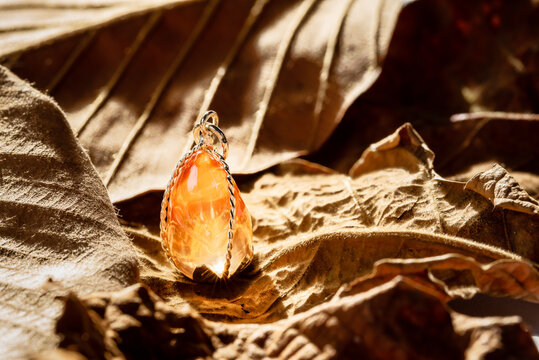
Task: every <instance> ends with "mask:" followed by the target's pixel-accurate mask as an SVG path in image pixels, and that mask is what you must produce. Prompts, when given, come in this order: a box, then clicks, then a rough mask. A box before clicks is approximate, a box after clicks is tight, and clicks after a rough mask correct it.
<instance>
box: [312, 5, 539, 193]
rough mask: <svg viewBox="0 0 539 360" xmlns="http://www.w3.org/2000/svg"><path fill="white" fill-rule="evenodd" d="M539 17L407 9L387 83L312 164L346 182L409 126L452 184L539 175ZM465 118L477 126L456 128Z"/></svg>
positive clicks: (355, 108)
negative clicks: (460, 177) (357, 165)
mask: <svg viewBox="0 0 539 360" xmlns="http://www.w3.org/2000/svg"><path fill="white" fill-rule="evenodd" d="M538 15H539V6H538V4H537V2H535V1H532V0H515V1H513V2H511V3H509V2H503V1H492V0H478V1H466V0H440V1H416V2H414V3H412V4H410V6H407V7H405V8H404V9H403V11H402V12H401V14H400V16H399V20H398V22H397V24H396V25H395V31H394V36H393V38H392V40H391V43H390V46H389V48H388V53H387V56H386V59H385V61H384V66H383V69H382V73H381V74H380V77H379V78H378V79H377V81H376V82H375V83H374V84H373V86H372V87H371V88H370V89H369V90H368V91H367V92H365V93H364V94H362V95H361V96H360V97H359V98H358V100H357V101H356V102H355V103H354V104H353V105H352V106H351V107H350V109H349V111H348V112H347V114H346V116H345V117H344V119H343V121H342V122H341V123H340V124H339V126H338V127H337V128H336V130H335V132H334V133H333V134H332V136H331V137H330V138H329V139H328V141H327V142H326V143H325V144H324V145H323V147H322V148H321V149H320V151H318V152H317V153H316V154H314V155H312V156H310V157H309V160H311V161H314V162H317V163H321V164H323V165H326V166H329V167H331V168H334V169H337V170H339V171H342V172H346V171H348V170H349V169H350V167H351V166H352V164H353V163H354V162H355V161H356V160H357V158H358V157H359V156H360V155H361V153H362V152H363V151H364V150H365V149H366V147H368V146H369V145H370V144H371V143H373V142H375V141H377V140H378V139H380V138H381V137H383V136H384V135H385V134H387V132H388V131H390V130H391V129H394V128H396V127H398V126H400V125H401V124H403V123H405V122H410V123H411V124H412V125H413V126H414V128H416V129H417V130H418V131H419V132H420V133H421V135H422V136H423V138H424V139H425V140H426V141H427V143H428V144H429V146H430V148H431V149H432V150H433V151H434V152H435V153H436V157H437V158H436V161H435V168H436V170H437V171H438V172H439V173H440V174H442V175H443V176H446V177H448V176H452V175H457V174H462V173H466V174H475V173H477V172H479V171H484V170H486V169H488V168H490V167H491V166H492V164H493V163H499V164H502V165H503V166H504V168H506V169H507V170H508V171H510V172H511V173H512V174H513V173H514V172H515V171H520V172H528V173H530V172H531V173H535V174H537V173H539V162H538V161H537V159H539V147H537V146H536V142H537V141H536V139H537V137H538V134H539V122H538V121H536V120H535V121H533V120H532V119H533V118H535V119H537V115H535V116H534V115H533V114H530V113H535V114H537V113H539V97H538V96H537V94H539V81H538V80H539V71H538V70H539V66H538V65H539V48H538V47H537V46H536V43H537V40H536V39H537V34H539V22H538V21H537V18H538ZM509 39H510V40H509ZM500 112H502V113H500ZM503 112H505V113H503ZM462 113H464V114H466V113H471V114H469V115H470V116H469V121H460V122H454V121H451V120H450V118H451V116H452V115H453V114H462ZM493 115H494V116H493ZM515 115H519V116H518V117H516V116H515ZM460 117H461V118H462V116H460ZM482 163H484V164H485V167H483V168H480V169H470V168H471V167H472V166H474V165H475V164H482ZM514 175H515V177H516V174H514ZM516 178H517V180H518V181H519V183H521V185H523V186H524V185H525V184H524V183H523V182H521V179H520V178H518V177H516ZM465 179H466V180H467V179H469V176H467V177H466V178H465ZM525 188H526V189H527V190H530V189H529V188H528V187H525Z"/></svg>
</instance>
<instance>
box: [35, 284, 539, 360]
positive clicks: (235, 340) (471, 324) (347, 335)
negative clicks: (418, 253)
mask: <svg viewBox="0 0 539 360" xmlns="http://www.w3.org/2000/svg"><path fill="white" fill-rule="evenodd" d="M440 298H443V296H442V295H441V294H440V293H438V292H437V291H433V290H432V289H429V288H425V287H423V286H421V285H420V284H418V283H416V282H414V281H411V280H409V279H404V278H395V279H393V280H391V281H389V282H388V283H385V284H383V285H380V286H378V287H375V288H373V289H371V290H370V291H367V292H364V293H361V294H355V295H350V296H343V297H336V298H334V299H332V300H331V301H328V302H326V303H324V304H321V305H318V306H317V307H315V308H313V309H311V310H310V311H307V312H304V313H301V314H297V315H294V316H292V317H290V318H289V319H285V320H281V321H277V322H274V323H272V324H264V325H259V326H256V325H252V324H240V325H224V324H220V323H214V322H211V321H206V320H203V319H201V318H199V317H197V316H196V315H193V313H192V312H189V309H188V308H186V307H184V308H183V309H172V308H170V307H167V306H166V305H165V304H163V302H162V301H161V300H160V299H159V298H158V297H157V296H155V295H154V294H153V293H151V291H148V290H147V289H146V288H145V287H142V286H140V285H134V286H133V287H131V288H129V289H126V290H125V291H123V293H122V295H120V296H119V295H117V294H102V295H98V296H90V297H87V298H85V299H83V300H82V302H83V303H84V304H85V305H82V304H81V305H77V307H76V309H77V313H73V311H72V310H70V309H73V306H72V305H69V304H70V303H73V302H74V301H75V300H69V302H68V306H67V307H66V311H65V312H64V314H63V315H62V318H61V320H60V321H59V325H60V324H63V323H66V322H70V321H71V319H73V317H74V316H76V317H81V316H82V317H86V318H91V319H93V321H94V324H95V327H99V326H100V325H99V324H104V327H105V328H106V329H107V330H106V331H105V332H103V333H102V334H104V336H102V337H101V338H100V339H101V343H102V344H105V349H103V348H102V347H98V348H97V349H99V351H100V353H96V347H92V346H89V345H90V344H91V340H89V339H88V336H84V332H82V331H81V330H80V329H78V328H66V327H65V326H58V328H57V330H58V332H59V334H61V335H63V336H64V338H65V339H69V340H68V341H65V342H63V343H62V347H65V348H68V349H71V350H76V351H78V352H80V353H82V354H83V355H86V356H93V357H96V355H98V354H101V357H106V356H107V355H109V354H115V355H116V356H118V355H119V354H118V353H117V349H118V348H119V349H121V355H123V356H125V357H127V358H132V357H133V356H140V355H141V354H144V355H145V357H159V358H160V359H173V358H174V359H175V358H178V356H179V354H180V353H179V352H178V351H181V355H183V356H184V357H187V358H190V357H194V356H196V355H198V356H204V355H206V356H208V355H209V356H211V357H212V358H216V359H236V358H241V357H246V356H248V357H249V358H250V359H268V358H278V359H288V358H296V359H357V358H358V357H361V358H368V359H395V358H413V359H459V358H464V357H465V356H466V358H470V359H477V358H487V356H489V357H494V358H508V357H516V358H518V359H536V358H537V356H539V354H538V352H537V349H536V348H535V345H534V344H533V340H532V339H531V336H530V334H529V332H528V330H527V329H526V328H525V327H524V326H523V324H522V323H521V320H520V319H519V318H518V317H503V318H501V317H498V318H494V317H493V318H481V319H477V318H473V317H469V316H466V315H462V314H458V313H455V312H452V311H450V310H448V309H447V307H446V306H445V305H444V303H443V301H441V299H440ZM120 299H122V300H120ZM79 304H80V303H79ZM85 307H86V308H90V309H91V310H86V311H87V312H88V313H86V312H85V310H84V308H85ZM97 314H100V316H95V315H97ZM119 322H120V323H123V324H126V325H125V326H121V327H120V330H118V328H117V325H116V324H117V323H119ZM170 324H172V327H173V329H174V330H176V331H167V330H168V326H171V325H170ZM186 324H189V325H186ZM163 330H164V331H165V333H164V336H162V337H159V336H158V335H159V333H160V332H162V331H163ZM148 331H150V333H149V334H145V335H142V334H144V333H145V332H148ZM141 335H142V336H141ZM170 337H173V338H174V339H175V340H177V342H176V341H175V342H170V343H168V341H169V339H170ZM210 339H211V342H210ZM133 340H135V341H133ZM148 341H157V342H156V343H152V344H151V345H152V346H149V345H150V344H149V343H148ZM143 345H147V346H144V347H143V349H141V346H143ZM175 345H176V346H177V348H173V346H175ZM169 349H170V350H172V349H174V350H175V352H173V351H170V352H168V350H169ZM56 354H60V352H56ZM109 356H110V355H109ZM40 359H48V358H46V357H43V358H40Z"/></svg>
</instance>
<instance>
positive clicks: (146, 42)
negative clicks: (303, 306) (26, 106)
mask: <svg viewBox="0 0 539 360" xmlns="http://www.w3.org/2000/svg"><path fill="white" fill-rule="evenodd" d="M402 6H403V3H402V2H399V1H382V0H377V1H376V2H375V3H373V1H372V0H360V1H352V0H346V1H341V0H320V1H316V0H294V1H269V0H242V1H237V0H222V1H220V0H206V1H184V2H179V3H176V4H175V5H174V6H172V5H171V6H170V7H167V8H163V9H157V10H155V9H154V10H146V11H139V12H138V13H137V14H136V16H135V15H133V16H130V17H129V18H127V19H125V18H124V17H120V18H117V19H115V20H110V21H107V22H103V23H101V24H98V25H94V26H92V27H91V28H89V29H87V30H86V31H77V32H76V33H73V32H69V31H68V32H66V33H65V34H64V35H65V36H63V37H58V38H56V39H55V40H54V41H53V42H52V43H48V44H46V45H42V46H38V47H34V48H30V49H20V51H19V52H18V53H17V54H15V56H16V58H15V59H14V58H11V57H10V58H9V59H12V60H9V59H8V60H7V61H10V67H11V68H12V69H13V71H14V72H16V73H17V74H19V75H20V76H22V77H24V78H27V79H29V80H30V81H33V82H35V83H36V86H37V87H38V88H40V89H43V90H47V91H49V92H50V93H51V94H52V95H53V96H54V97H55V99H57V101H58V102H59V104H60V105H61V106H62V108H63V109H64V110H65V111H66V113H67V117H68V120H69V122H70V124H71V125H72V127H73V128H74V129H75V131H76V133H77V134H78V136H79V139H80V141H81V143H82V145H83V146H84V147H86V148H87V149H88V152H89V154H90V157H91V159H92V162H93V163H94V165H95V166H96V167H97V169H98V171H99V172H100V174H101V175H102V177H103V179H104V181H105V184H106V185H107V186H108V188H109V193H110V195H111V197H112V199H113V200H115V201H116V200H121V199H124V198H129V197H131V196H134V195H136V194H140V193H142V192H145V191H147V190H149V189H159V188H163V187H164V185H165V184H166V182H167V181H168V178H169V176H170V173H171V171H172V169H173V168H174V165H175V163H176V162H177V160H178V159H179V158H180V157H181V155H182V154H183V153H185V152H186V151H187V150H188V149H189V147H190V146H191V145H192V136H191V134H190V131H191V128H192V126H193V124H194V122H195V120H196V119H197V117H200V116H201V114H203V113H204V112H205V111H206V110H208V109H213V110H216V111H217V112H218V113H219V115H220V116H221V119H222V122H221V125H222V128H223V130H224V132H225V133H226V134H227V136H228V138H229V141H230V142H231V143H232V144H233V146H232V148H231V153H230V157H229V159H228V161H229V164H230V166H231V169H233V171H234V172H239V173H251V172H256V171H258V170H262V169H265V168H267V167H269V166H272V165H274V164H277V163H280V162H282V161H283V160H286V159H290V158H294V157H296V156H298V155H300V154H304V153H306V152H309V151H310V150H312V149H314V148H316V147H319V146H320V145H321V144H322V143H323V142H324V141H325V139H326V138H327V137H328V136H329V134H330V133H331V132H332V130H333V129H334V127H335V126H336V124H337V123H338V122H339V121H340V119H341V118H342V116H343V114H344V112H345V111H346V109H347V108H348V107H349V105H350V104H351V103H352V102H353V101H354V100H355V98H356V97H357V96H358V95H359V94H361V93H362V92H364V91H365V90H366V89H368V88H369V86H370V85H371V84H372V83H373V82H374V80H375V79H376V78H377V76H378V74H379V72H380V69H381V62H382V59H383V58H384V55H385V52H386V49H387V46H388V43H389V40H390V37H391V35H392V31H393V27H394V24H395V22H396V20H397V17H398V14H399V12H400V9H401V7H402ZM0 44H1V43H0ZM43 58H45V59H47V60H46V61H42V60H41V59H43ZM37 59H39V60H37Z"/></svg>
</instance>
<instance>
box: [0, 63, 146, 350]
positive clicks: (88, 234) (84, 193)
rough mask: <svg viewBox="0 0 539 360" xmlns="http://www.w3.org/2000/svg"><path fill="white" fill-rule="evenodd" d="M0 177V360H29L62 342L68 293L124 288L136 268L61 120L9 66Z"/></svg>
mask: <svg viewBox="0 0 539 360" xmlns="http://www.w3.org/2000/svg"><path fill="white" fill-rule="evenodd" d="M0 169H1V170H0V263H1V265H0V288H1V291H0V333H2V334H3V335H2V336H1V337H0V357H1V358H21V357H23V356H25V355H26V354H28V353H31V352H33V351H36V350H41V349H43V348H48V347H52V346H54V345H55V344H56V343H57V341H58V339H57V338H56V337H55V336H54V318H55V317H56V316H57V315H58V314H59V313H60V311H61V302H60V301H58V300H56V299H55V297H56V296H58V295H61V294H64V293H65V292H66V290H64V288H68V289H71V290H72V291H76V292H77V293H79V294H86V293H88V292H92V291H96V290H98V289H102V290H106V289H108V290H114V289H120V288H122V287H123V286H125V285H128V284H131V283H133V282H134V281H136V280H137V259H136V255H135V253H134V251H133V249H132V248H131V247H130V246H129V242H128V239H127V238H126V236H125V234H124V233H123V232H122V229H121V227H120V225H119V223H118V220H117V219H116V215H115V212H114V210H113V208H112V204H111V203H110V200H109V198H108V196H107V192H106V189H105V187H104V186H103V184H102V183H101V181H100V180H99V177H98V175H97V173H96V171H95V169H94V168H93V166H92V165H91V163H90V160H89V159H88V157H87V155H86V154H85V153H84V151H83V150H82V148H81V147H80V146H79V144H78V143H77V141H76V140H75V137H74V136H73V133H72V132H71V129H70V128H69V125H68V124H67V122H66V120H65V117H64V114H63V113H62V111H61V110H60V109H59V108H58V106H57V105H56V104H55V103H54V102H53V101H52V100H51V99H50V98H49V97H47V96H45V95H43V94H40V93H39V92H38V91H36V90H35V89H33V88H31V87H30V86H29V85H28V84H27V83H24V82H22V81H21V80H19V79H17V78H16V77H15V76H14V75H13V74H12V73H10V72H9V71H8V70H6V69H5V68H3V67H0ZM49 280H54V281H56V282H59V283H61V285H62V287H60V288H58V287H56V286H46V284H47V283H48V281H49Z"/></svg>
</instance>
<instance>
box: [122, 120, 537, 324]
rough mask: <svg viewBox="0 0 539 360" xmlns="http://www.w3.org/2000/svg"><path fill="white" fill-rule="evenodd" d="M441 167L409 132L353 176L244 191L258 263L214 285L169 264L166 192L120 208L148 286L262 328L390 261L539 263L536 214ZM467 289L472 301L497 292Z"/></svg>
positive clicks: (306, 177) (322, 172)
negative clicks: (448, 175) (442, 172)
mask: <svg viewBox="0 0 539 360" xmlns="http://www.w3.org/2000/svg"><path fill="white" fill-rule="evenodd" d="M433 159H434V154H433V152H432V151H431V150H430V149H429V148H428V146H427V145H426V144H425V143H424V142H423V140H422V139H421V137H420V136H419V134H417V132H416V131H415V130H414V129H413V128H412V127H411V126H410V125H409V124H406V125H403V126H402V127H401V128H399V129H397V130H396V131H395V132H394V133H393V134H391V135H390V136H388V137H386V138H384V139H382V140H381V141H379V142H378V143H375V144H373V145H371V146H370V147H369V148H368V149H367V150H366V151H365V153H364V154H363V156H362V157H361V159H360V160H358V163H357V165H356V166H355V167H354V168H353V170H352V171H351V175H352V176H351V177H349V176H346V175H343V174H337V173H335V172H333V171H331V170H329V169H327V168H323V167H320V166H317V165H312V164H311V163H308V162H304V161H298V160H296V161H292V162H289V163H287V164H283V165H280V166H279V167H278V168H276V169H275V170H274V171H273V172H268V173H265V174H263V175H261V176H259V177H257V178H256V179H254V180H250V181H247V182H243V198H244V201H245V203H246V205H247V207H248V209H249V211H250V212H251V215H252V217H253V230H254V241H255V242H254V247H255V259H254V264H253V265H252V266H251V267H250V268H248V269H247V271H246V272H244V273H242V274H240V275H239V276H238V277H237V278H236V279H234V281H232V282H231V283H225V284H221V285H220V286H217V287H216V285H215V284H200V283H194V282H191V281H188V280H186V279H185V278H184V277H181V276H178V274H177V272H176V270H175V268H174V267H173V266H172V265H170V264H169V263H168V262H167V261H166V258H165V256H164V254H163V252H162V250H161V243H160V239H159V237H158V234H159V230H158V219H157V216H156V215H157V214H153V213H152V212H151V211H150V210H148V209H154V208H157V207H158V204H159V202H160V200H161V195H162V193H161V192H152V193H148V194H146V195H145V196H143V197H136V198H134V199H132V200H129V201H125V202H121V203H117V206H118V207H119V209H120V213H121V214H122V219H123V221H124V228H125V229H126V231H127V232H128V234H130V235H131V236H132V237H133V241H134V244H135V246H136V248H137V249H138V252H139V256H140V258H141V263H142V268H141V279H142V280H143V281H144V282H145V283H146V284H148V285H149V286H150V287H151V288H152V289H153V290H154V291H156V292H157V293H158V295H160V296H162V297H163V298H164V299H165V300H166V301H167V302H169V303H170V304H173V305H175V304H181V303H184V302H188V303H190V304H191V305H192V306H194V307H195V308H196V309H197V310H198V311H199V312H200V313H202V314H203V315H204V316H206V317H208V318H210V319H221V320H226V321H234V322H244V321H249V322H266V321H274V320H276V319H281V318H285V317H288V316H290V315H292V314H296V313H299V312H302V311H305V310H307V309H310V308H311V307H313V306H315V305H317V304H320V303H322V302H324V301H327V300H328V298H329V297H331V296H333V295H334V294H335V292H336V291H337V290H338V289H339V287H340V286H341V284H343V283H346V282H350V281H353V280H354V279H356V278H358V277H361V276H365V275H366V274H367V273H368V272H369V271H370V269H371V268H372V266H373V265H374V264H375V263H376V261H378V260H380V259H385V258H401V259H410V261H411V262H412V263H414V262H413V261H412V259H417V258H423V257H427V256H437V255H443V254H447V253H458V254H461V255H465V256H471V257H473V258H475V259H477V261H479V262H481V263H483V262H492V261H493V260H496V259H512V260H520V261H525V259H526V258H528V259H531V260H532V261H537V259H538V256H539V251H538V250H539V248H538V243H537V238H536V235H535V234H536V233H537V231H538V226H539V222H538V218H537V217H536V216H534V215H531V214H530V213H529V212H527V211H525V212H520V211H509V210H505V209H504V208H494V207H493V204H492V203H491V202H490V201H489V200H488V199H486V198H485V197H483V196H481V195H480V194H477V193H476V192H473V191H470V190H466V189H465V183H464V182H456V181H450V180H446V179H444V178H442V177H440V176H439V175H437V174H436V173H435V171H434V170H433V168H432V162H433ZM239 183H240V184H242V182H241V181H240V182H239ZM474 266H478V265H474ZM522 266H523V267H522V269H525V268H531V269H533V265H531V264H527V265H522ZM471 268H472V263H469V269H468V270H470V269H471ZM518 271H519V270H518V269H515V270H514V272H515V275H514V276H516V277H518V275H517V274H516V273H518ZM530 271H531V273H530V274H531V275H530V279H531V280H530V281H531V284H533V286H532V287H529V288H527V290H522V293H520V295H517V293H518V291H516V292H515V294H514V295H515V296H520V297H526V298H528V299H536V298H537V295H536V292H537V291H538V289H537V288H536V286H537V281H538V278H537V276H538V275H537V273H536V272H534V271H532V270H530ZM470 287H471V288H473V290H470V293H474V292H476V291H478V289H482V290H483V291H490V290H491V289H490V288H489V287H488V286H486V285H485V286H480V285H477V284H476V285H473V286H472V285H470ZM492 291H493V292H495V291H494V288H493V289H492ZM500 292H502V291H500ZM495 293H497V294H498V293H499V292H495ZM507 294H509V291H508V292H507Z"/></svg>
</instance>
